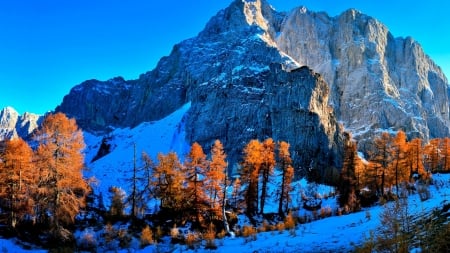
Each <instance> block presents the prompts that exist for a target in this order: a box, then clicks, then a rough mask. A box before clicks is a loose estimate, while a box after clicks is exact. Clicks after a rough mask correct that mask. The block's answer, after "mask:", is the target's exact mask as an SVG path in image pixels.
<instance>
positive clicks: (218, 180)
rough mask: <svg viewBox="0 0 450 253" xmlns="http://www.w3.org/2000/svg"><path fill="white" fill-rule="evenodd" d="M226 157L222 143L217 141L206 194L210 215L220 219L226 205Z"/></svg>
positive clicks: (209, 168)
mask: <svg viewBox="0 0 450 253" xmlns="http://www.w3.org/2000/svg"><path fill="white" fill-rule="evenodd" d="M226 157H227V156H226V154H225V152H224V150H223V145H222V143H221V142H220V141H219V140H216V141H215V142H214V145H213V146H212V148H211V161H210V162H209V167H208V170H207V172H206V180H205V192H206V194H207V197H208V203H209V209H210V211H209V213H210V215H211V216H215V217H217V218H219V219H221V218H222V216H223V212H222V209H223V206H224V205H225V203H224V202H225V194H226V193H225V186H226V183H227V182H226V178H225V172H226V169H227V162H226V160H225V159H226Z"/></svg>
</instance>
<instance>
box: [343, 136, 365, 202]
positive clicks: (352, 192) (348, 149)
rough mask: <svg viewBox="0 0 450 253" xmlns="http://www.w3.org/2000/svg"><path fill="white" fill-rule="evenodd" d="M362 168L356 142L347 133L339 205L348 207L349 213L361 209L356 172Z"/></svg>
mask: <svg viewBox="0 0 450 253" xmlns="http://www.w3.org/2000/svg"><path fill="white" fill-rule="evenodd" d="M360 166H362V162H361V159H360V158H359V156H358V153H357V145H356V142H355V141H353V140H352V136H351V135H350V134H349V133H345V139H344V161H343V166H342V170H341V176H340V183H339V198H338V201H339V205H340V206H342V207H347V208H348V209H349V211H356V210H358V209H359V199H358V198H357V196H358V193H359V190H360V189H359V185H358V181H357V176H356V171H358V170H359V167H360Z"/></svg>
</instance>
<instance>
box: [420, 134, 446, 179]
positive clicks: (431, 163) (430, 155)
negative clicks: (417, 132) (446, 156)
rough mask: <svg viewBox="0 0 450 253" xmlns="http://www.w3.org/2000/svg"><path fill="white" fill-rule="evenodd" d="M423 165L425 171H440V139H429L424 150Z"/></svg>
mask: <svg viewBox="0 0 450 253" xmlns="http://www.w3.org/2000/svg"><path fill="white" fill-rule="evenodd" d="M423 152H424V156H425V160H424V165H425V168H426V169H427V171H430V172H433V173H435V172H436V171H439V170H441V158H442V155H441V139H438V138H435V139H431V140H430V142H428V144H427V145H425V147H424V149H423Z"/></svg>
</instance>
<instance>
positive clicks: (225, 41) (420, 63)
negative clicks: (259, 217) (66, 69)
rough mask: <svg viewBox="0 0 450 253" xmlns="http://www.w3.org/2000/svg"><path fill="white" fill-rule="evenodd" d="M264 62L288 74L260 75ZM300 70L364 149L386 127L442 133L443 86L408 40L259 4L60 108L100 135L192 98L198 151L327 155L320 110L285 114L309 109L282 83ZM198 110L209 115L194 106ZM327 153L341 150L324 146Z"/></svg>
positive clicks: (231, 13) (237, 6)
mask: <svg viewBox="0 0 450 253" xmlns="http://www.w3.org/2000/svg"><path fill="white" fill-rule="evenodd" d="M272 63H279V64H281V65H282V66H283V67H282V68H283V69H285V70H287V71H286V72H284V71H282V70H281V69H280V68H270V69H269V66H270V65H271V64H272ZM306 65H307V66H309V67H310V68H311V69H312V70H313V71H314V72H317V73H320V74H321V75H322V76H323V79H324V80H325V81H326V82H327V83H328V85H329V91H330V94H329V97H330V100H329V101H328V100H327V99H324V100H323V101H325V103H327V102H328V104H329V105H330V106H332V107H333V108H334V114H335V115H336V118H337V119H338V120H339V121H340V122H342V124H343V125H344V127H345V128H346V129H348V130H350V131H351V132H353V135H354V137H355V138H356V139H358V140H359V141H360V144H361V145H362V148H364V147H363V145H364V140H365V139H366V138H368V137H370V136H372V135H373V134H374V133H377V132H378V131H383V130H386V129H393V130H398V129H403V130H404V131H406V132H407V133H408V134H409V136H410V137H416V136H420V137H422V138H424V139H425V140H426V139H428V138H431V137H441V136H445V135H448V134H450V131H449V126H450V120H449V107H448V102H449V101H448V100H449V99H448V94H449V92H448V90H449V89H448V82H447V79H446V78H445V77H444V75H443V73H442V71H441V70H440V68H439V67H438V66H436V65H435V64H434V63H433V61H432V60H431V59H429V57H428V56H426V55H425V53H424V52H423V50H422V49H421V47H420V45H419V44H418V43H417V42H415V41H414V40H413V39H411V38H406V39H403V38H394V37H393V36H392V35H391V34H390V33H389V31H388V29H387V28H386V27H385V26H384V25H382V24H381V23H380V22H378V21H377V20H375V19H373V18H371V17H368V16H366V15H364V14H361V13H359V12H358V11H355V10H348V11H346V12H344V13H342V14H341V15H339V16H337V17H329V16H328V15H327V14H326V13H314V12H310V11H308V10H307V9H306V8H296V9H294V10H292V11H290V12H286V13H285V12H283V13H279V12H276V11H275V10H273V9H272V8H271V7H270V5H268V4H267V3H266V2H265V1H264V0H252V1H250V0H248V1H242V0H236V1H234V2H233V3H232V4H231V5H230V6H229V7H228V8H226V9H224V10H222V11H220V12H219V13H218V14H217V15H216V16H214V17H213V18H212V19H211V20H210V21H209V22H208V24H207V25H206V27H205V29H204V30H203V31H202V32H200V33H199V35H198V36H197V37H195V38H191V39H188V40H185V41H183V42H181V43H179V44H177V45H175V46H174V48H173V50H172V52H171V54H170V55H169V56H167V57H163V58H162V59H161V60H160V62H159V63H158V65H157V67H156V68H155V69H154V70H152V71H150V72H147V73H145V74H143V75H141V76H140V78H139V79H138V80H133V81H125V80H123V79H121V78H115V79H111V80H109V81H106V82H100V81H87V82H85V83H82V84H80V85H78V86H76V87H74V88H73V89H72V91H71V92H70V94H69V95H67V96H66V97H65V98H64V100H63V103H62V104H61V106H60V107H58V108H57V111H63V112H65V113H67V114H69V116H74V117H76V118H77V120H78V122H79V124H80V126H81V127H82V128H83V129H84V130H87V131H91V132H97V133H100V132H108V131H109V129H110V128H111V127H127V126H131V127H133V126H136V125H137V124H139V123H141V122H143V121H151V120H157V119H160V118H162V117H164V116H165V115H167V114H169V113H171V112H173V111H174V110H175V109H177V108H179V107H181V106H182V105H183V104H184V103H186V102H188V101H192V108H191V112H190V113H191V114H190V117H191V118H190V120H189V123H188V126H187V129H188V133H187V136H188V137H189V138H188V141H200V142H201V143H202V144H207V143H211V142H212V141H213V140H214V139H215V138H220V137H222V138H220V139H222V141H224V142H225V146H226V147H227V148H228V149H230V150H233V154H232V156H235V157H237V156H239V155H240V154H239V153H238V151H237V148H238V147H241V146H242V142H244V141H248V140H244V137H241V135H244V136H245V137H249V138H250V137H251V138H265V137H266V136H271V135H272V136H273V137H279V139H284V138H283V137H286V138H291V137H293V136H296V137H295V138H298V139H302V140H301V141H300V140H298V143H297V144H296V146H298V147H301V145H304V143H303V142H306V143H307V142H317V143H320V144H321V145H324V147H326V146H328V145H331V146H333V145H334V144H332V143H334V142H335V141H336V140H338V139H339V138H337V139H336V136H335V135H336V133H335V132H334V130H330V129H335V127H334V124H335V123H332V122H333V120H332V118H333V116H326V115H327V114H326V113H324V112H325V111H326V110H328V109H327V107H326V106H327V105H326V104H320V106H319V105H318V107H320V108H321V109H320V110H318V109H317V108H316V109H317V110H312V112H313V114H314V113H316V114H320V115H321V116H320V117H319V116H317V117H315V116H311V117H309V118H308V117H306V116H305V117H303V116H299V115H301V113H299V112H295V106H292V105H294V104H296V103H298V101H299V98H304V99H306V100H305V101H304V102H305V103H306V101H312V100H314V99H312V98H311V96H314V94H309V93H308V92H307V91H303V90H301V89H294V90H295V92H294V91H293V90H291V92H292V93H288V92H287V90H285V87H284V86H283V85H281V83H284V82H287V81H286V80H290V81H289V83H294V84H296V83H302V80H301V78H306V76H305V75H300V74H297V71H293V72H291V73H289V70H292V69H296V68H298V67H299V66H306ZM275 69H278V70H275ZM274 71H275V72H274ZM303 71H304V70H302V71H300V72H303ZM278 76H280V77H278ZM277 78H279V79H277ZM283 78H284V79H283ZM292 78H294V79H295V78H300V80H291V79H292ZM320 82H321V83H322V82H323V81H322V80H321V81H320ZM296 85H297V84H296ZM296 85H294V87H297V86H296ZM313 86H314V85H312V86H311V87H313ZM319 86H320V85H319ZM319 86H317V87H319ZM298 87H300V86H298ZM314 87H315V86H314ZM320 87H322V86H320ZM244 91H248V92H244ZM289 94H290V95H289ZM272 96H273V97H272ZM218 101H220V103H219V102H218ZM261 101H262V102H261ZM277 101H278V102H277ZM258 103H259V104H258ZM257 104H258V106H256V105H257ZM200 105H202V106H204V107H205V108H207V109H204V111H202V110H200V109H196V108H198V107H199V106H200ZM288 105H289V106H291V111H289V110H287V108H289V106H288ZM299 105H300V104H299ZM225 109H226V110H229V111H231V112H226V111H225ZM277 111H278V112H279V113H278V114H274V112H277ZM319 111H320V113H319ZM267 114H268V116H266V115H267ZM329 115H333V114H332V113H331V112H330V114H329ZM302 117H303V118H302ZM325 118H328V119H327V120H324V119H325ZM302 120H305V122H303V123H304V124H303V125H302V126H305V125H308V124H310V125H311V126H314V127H315V128H316V130H321V128H323V129H322V130H323V134H324V135H326V138H325V139H327V141H324V140H325V139H323V138H322V137H320V138H317V139H316V138H312V139H311V138H309V137H308V134H309V133H307V134H306V135H305V133H304V131H301V130H299V128H298V126H297V123H298V122H297V121H302ZM235 121H240V122H235ZM322 121H323V122H322ZM325 121H327V122H328V123H327V122H325ZM287 122H288V123H287ZM295 122H297V123H295ZM326 125H329V126H328V127H325V126H326ZM332 125H333V126H332ZM238 126H239V127H238ZM242 126H246V128H245V129H244V130H245V131H243V132H244V133H242ZM197 127H200V128H199V129H201V131H200V130H199V129H197ZM239 129H241V132H239V131H238V130H239ZM252 129H253V130H252ZM311 133H313V132H311ZM282 134H283V135H282ZM297 135H302V136H299V137H298V136H297ZM303 135H304V136H303ZM320 135H321V134H319V136H320ZM314 136H316V135H314ZM223 138H225V140H224V139H223ZM318 139H320V141H319V140H318ZM314 145H316V144H314ZM314 145H311V147H312V146H314ZM308 152H311V154H312V155H316V154H315V153H314V152H313V151H312V150H308V151H306V153H308ZM332 153H339V152H338V150H337V149H336V148H333V151H332ZM317 158H318V159H322V158H324V157H317ZM304 162H306V161H304Z"/></svg>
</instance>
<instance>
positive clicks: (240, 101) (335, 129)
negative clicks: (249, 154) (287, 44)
mask: <svg viewBox="0 0 450 253" xmlns="http://www.w3.org/2000/svg"><path fill="white" fill-rule="evenodd" d="M328 95H329V88H328V85H327V84H326V83H325V81H324V80H323V79H322V78H321V77H320V75H319V74H315V73H313V72H312V71H311V70H310V69H308V68H307V67H303V68H300V69H294V70H291V71H289V72H287V71H285V70H283V69H282V67H281V65H279V64H272V65H271V66H270V68H269V69H267V70H265V71H263V72H260V73H258V74H256V75H253V76H251V77H244V78H239V79H235V80H232V81H231V82H230V83H227V84H226V85H224V84H223V83H222V82H217V81H211V82H209V83H207V84H205V85H203V86H201V87H200V88H198V89H196V90H195V93H194V94H193V100H192V106H191V109H190V112H189V115H188V118H187V122H186V126H187V128H186V132H187V138H188V140H189V141H198V142H200V143H201V144H203V146H205V147H206V148H208V147H209V146H211V144H212V143H211V141H213V140H215V139H220V140H222V141H223V142H224V143H225V144H226V145H225V146H226V147H227V151H228V153H229V154H230V156H229V160H230V161H231V162H237V161H239V159H240V158H241V151H242V149H243V148H244V146H245V144H247V143H248V141H249V140H251V139H260V140H262V139H265V138H269V137H271V138H274V139H275V140H284V141H288V142H289V143H290V144H291V152H292V158H293V160H295V162H296V165H297V166H296V167H297V168H299V167H304V166H312V167H314V168H320V169H321V171H324V170H325V169H327V168H329V167H330V166H333V165H334V166H338V165H339V164H340V157H341V155H340V154H341V148H340V143H341V140H342V136H341V134H342V130H341V129H340V128H339V126H338V123H337V121H336V118H335V117H334V114H333V110H332V108H331V107H329V106H328Z"/></svg>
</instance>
